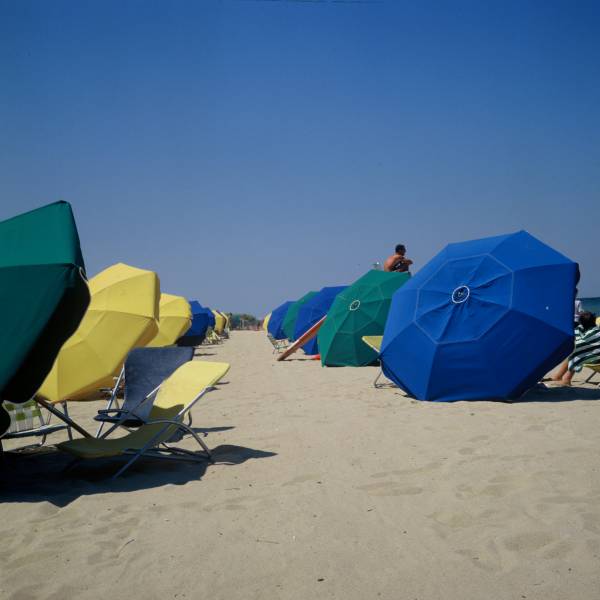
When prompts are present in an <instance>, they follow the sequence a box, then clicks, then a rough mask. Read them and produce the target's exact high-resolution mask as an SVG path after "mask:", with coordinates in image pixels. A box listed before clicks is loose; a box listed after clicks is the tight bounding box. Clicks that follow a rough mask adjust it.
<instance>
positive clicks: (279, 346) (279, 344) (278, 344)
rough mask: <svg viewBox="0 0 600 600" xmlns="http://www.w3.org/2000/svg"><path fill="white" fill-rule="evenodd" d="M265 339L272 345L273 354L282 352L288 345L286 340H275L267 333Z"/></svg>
mask: <svg viewBox="0 0 600 600" xmlns="http://www.w3.org/2000/svg"><path fill="white" fill-rule="evenodd" d="M267 338H268V339H269V341H270V342H271V344H272V345H273V354H279V353H280V352H283V351H284V350H285V349H286V348H287V347H288V345H289V342H288V340H276V339H275V338H274V337H273V336H272V335H271V334H270V333H267Z"/></svg>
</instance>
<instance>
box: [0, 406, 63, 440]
mask: <svg viewBox="0 0 600 600" xmlns="http://www.w3.org/2000/svg"><path fill="white" fill-rule="evenodd" d="M3 406H4V409H5V410H6V412H8V414H9V416H10V427H9V428H8V431H7V432H6V433H5V434H4V435H3V436H2V439H0V449H1V448H2V440H14V439H20V438H28V437H36V438H41V440H40V441H38V442H37V443H36V444H30V445H27V446H22V447H21V448H18V450H23V449H24V448H35V447H38V446H43V445H44V442H45V441H46V437H47V436H48V435H50V434H51V433H55V432H57V431H62V430H63V429H67V430H68V433H69V439H71V437H72V436H71V430H70V429H69V426H68V425H66V424H65V423H50V419H51V418H52V415H51V413H49V412H48V413H47V416H46V418H44V416H43V415H42V409H40V407H39V406H38V405H37V403H36V402H35V401H34V400H28V401H27V402H23V403H22V404H14V403H12V402H6V401H5V402H4V403H3ZM45 412H47V411H45Z"/></svg>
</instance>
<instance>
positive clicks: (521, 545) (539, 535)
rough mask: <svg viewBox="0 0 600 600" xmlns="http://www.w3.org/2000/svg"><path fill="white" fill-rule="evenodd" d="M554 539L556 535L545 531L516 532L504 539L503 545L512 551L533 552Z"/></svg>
mask: <svg viewBox="0 0 600 600" xmlns="http://www.w3.org/2000/svg"><path fill="white" fill-rule="evenodd" d="M554 541H556V537H555V536H553V535H551V534H549V533H546V532H545V531H531V532H528V533H517V534H516V535H511V536H508V537H507V538H505V539H504V546H505V548H507V549H508V550H512V551H513V552H533V551H535V550H540V549H541V548H543V547H544V546H548V545H549V544H551V543H552V542H554Z"/></svg>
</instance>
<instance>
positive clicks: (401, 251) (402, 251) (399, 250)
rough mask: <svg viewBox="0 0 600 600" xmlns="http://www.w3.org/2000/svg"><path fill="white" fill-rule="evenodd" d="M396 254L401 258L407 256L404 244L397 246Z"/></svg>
mask: <svg viewBox="0 0 600 600" xmlns="http://www.w3.org/2000/svg"><path fill="white" fill-rule="evenodd" d="M396 254H399V255H400V256H404V255H405V254H406V248H405V247H404V244H398V245H397V246H396Z"/></svg>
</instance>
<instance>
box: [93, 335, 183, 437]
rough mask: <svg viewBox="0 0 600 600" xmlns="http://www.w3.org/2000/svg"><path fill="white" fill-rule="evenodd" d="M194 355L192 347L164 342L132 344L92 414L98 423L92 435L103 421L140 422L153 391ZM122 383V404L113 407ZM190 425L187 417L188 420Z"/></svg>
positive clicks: (145, 416)
mask: <svg viewBox="0 0 600 600" xmlns="http://www.w3.org/2000/svg"><path fill="white" fill-rule="evenodd" d="M193 357H194V348H193V347H191V346H188V347H178V346H165V347H159V348H135V349H133V350H132V351H131V352H130V353H129V354H128V355H127V358H126V359H125V364H124V365H123V371H122V372H121V375H120V376H119V379H118V381H117V383H116V385H115V387H114V389H113V392H112V395H111V397H110V399H109V401H108V405H107V407H106V408H104V409H101V410H99V411H98V414H97V415H96V416H95V417H94V419H95V420H96V421H98V422H99V423H100V425H99V427H98V430H97V432H96V437H100V435H101V434H102V430H103V428H104V426H105V425H106V424H107V423H112V424H119V425H122V426H124V427H126V428H130V427H139V426H140V425H143V424H144V423H145V422H146V421H147V420H148V417H149V416H150V411H151V410H152V400H153V399H154V394H153V392H154V391H155V390H157V389H158V387H159V386H160V384H161V383H162V382H163V381H164V380H165V379H166V378H167V377H169V376H170V375H171V374H172V373H173V372H174V371H175V370H176V369H178V368H179V367H180V366H181V365H183V364H185V363H186V362H189V361H190V360H192V358H193ZM121 386H122V392H123V406H121V407H119V406H116V407H114V406H113V404H115V403H116V401H117V394H118V392H119V390H120V389H121ZM189 425H191V421H190V422H189Z"/></svg>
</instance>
